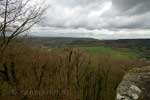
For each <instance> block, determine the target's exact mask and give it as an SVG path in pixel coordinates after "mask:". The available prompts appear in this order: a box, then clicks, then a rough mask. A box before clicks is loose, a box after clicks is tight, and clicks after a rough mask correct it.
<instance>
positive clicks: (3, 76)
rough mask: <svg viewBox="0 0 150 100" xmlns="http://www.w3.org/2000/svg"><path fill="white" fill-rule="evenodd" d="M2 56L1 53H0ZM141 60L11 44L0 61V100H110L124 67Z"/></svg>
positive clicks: (126, 68) (135, 64)
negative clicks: (9, 98) (10, 98)
mask: <svg viewBox="0 0 150 100" xmlns="http://www.w3.org/2000/svg"><path fill="white" fill-rule="evenodd" d="M1 59H2V57H1ZM146 65H148V64H147V63H145V62H144V61H139V60H132V61H131V60H128V59H123V58H121V59H119V58H113V57H111V56H101V55H98V56H93V55H92V56H91V55H89V54H87V53H86V52H84V51H82V50H80V49H64V50H61V51H59V50H58V51H53V50H52V51H47V50H45V49H36V48H31V47H29V46H27V45H26V44H22V43H20V44H15V45H14V44H13V45H10V46H9V47H8V48H7V50H6V51H5V54H4V55H3V60H1V62H0V70H1V72H0V95H1V97H3V99H2V100H7V99H6V98H5V96H7V98H8V97H9V96H13V97H14V100H20V99H21V100H113V99H115V92H116V88H117V85H118V84H119V82H120V81H121V79H122V76H123V75H124V73H125V72H126V71H128V70H129V69H130V68H133V67H140V66H146Z"/></svg>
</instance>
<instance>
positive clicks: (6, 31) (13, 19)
mask: <svg viewBox="0 0 150 100" xmlns="http://www.w3.org/2000/svg"><path fill="white" fill-rule="evenodd" d="M35 2H36V1H35V0H0V48H1V49H4V48H6V47H7V45H8V44H9V43H10V41H11V40H12V39H14V38H15V37H16V36H18V35H19V34H21V33H23V32H25V31H27V30H29V29H30V28H31V27H32V26H33V25H35V24H36V23H37V22H39V21H40V20H41V18H42V15H43V13H44V12H45V10H46V8H47V7H45V5H44V4H43V3H35ZM43 2H44V1H43Z"/></svg>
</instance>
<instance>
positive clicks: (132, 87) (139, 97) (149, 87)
mask: <svg viewBox="0 0 150 100" xmlns="http://www.w3.org/2000/svg"><path fill="white" fill-rule="evenodd" d="M116 100H150V66H148V67H142V68H135V69H133V70H131V71H129V73H127V74H126V75H125V76H124V78H123V80H122V82H121V83H120V84H119V86H118V88H117V95H116Z"/></svg>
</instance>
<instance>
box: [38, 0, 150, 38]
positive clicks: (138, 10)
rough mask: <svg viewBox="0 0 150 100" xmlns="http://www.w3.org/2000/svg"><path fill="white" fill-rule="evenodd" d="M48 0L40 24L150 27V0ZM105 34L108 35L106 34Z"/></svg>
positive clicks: (84, 26) (102, 27) (125, 27)
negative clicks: (43, 17) (47, 5)
mask: <svg viewBox="0 0 150 100" xmlns="http://www.w3.org/2000/svg"><path fill="white" fill-rule="evenodd" d="M47 1H48V3H49V4H50V5H51V7H50V8H49V9H48V11H47V15H46V16H47V18H46V19H45V21H42V22H41V23H40V25H41V26H42V27H51V28H54V29H55V28H61V29H64V30H66V29H69V30H70V31H72V30H80V29H86V30H89V31H94V30H103V29H105V30H110V31H107V32H112V31H113V30H119V31H121V30H125V29H127V30H128V31H129V30H133V29H136V30H138V29H140V30H146V29H150V0H47ZM50 30H51V29H50ZM56 30H57V29H56ZM53 31H54V30H53ZM50 32H51V31H50ZM58 32H60V31H58ZM65 32H66V31H63V32H62V31H61V32H60V33H61V34H62V35H63V34H65ZM86 32H87V31H86ZM94 32H95V31H94ZM113 32H114V31H113ZM121 32H122V31H121ZM123 32H126V31H123ZM54 33H57V32H54ZM68 33H69V32H68ZM73 33H77V34H79V35H81V33H82V31H81V32H77V31H74V32H73ZM90 33H91V32H90ZM131 33H132V32H131ZM131 33H130V34H131ZM70 34H71V32H70ZM84 34H85V33H84ZM88 34H89V32H88ZM92 34H94V33H92ZM105 34H106V33H105ZM132 34H133V33H132ZM65 35H66V34H65ZM82 35H83V34H82ZM101 35H104V34H101ZM105 36H106V37H107V36H109V34H107V35H105Z"/></svg>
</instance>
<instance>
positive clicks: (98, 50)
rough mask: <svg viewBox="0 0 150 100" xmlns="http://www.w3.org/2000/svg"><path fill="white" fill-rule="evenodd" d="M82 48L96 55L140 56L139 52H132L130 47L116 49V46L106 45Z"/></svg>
mask: <svg viewBox="0 0 150 100" xmlns="http://www.w3.org/2000/svg"><path fill="white" fill-rule="evenodd" d="M80 48H81V49H84V50H86V51H87V52H89V53H90V54H94V55H99V54H100V55H108V56H112V57H118V58H120V57H121V58H130V59H133V58H137V57H138V54H137V53H135V52H131V51H130V50H128V49H115V48H111V47H105V46H96V47H80Z"/></svg>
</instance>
